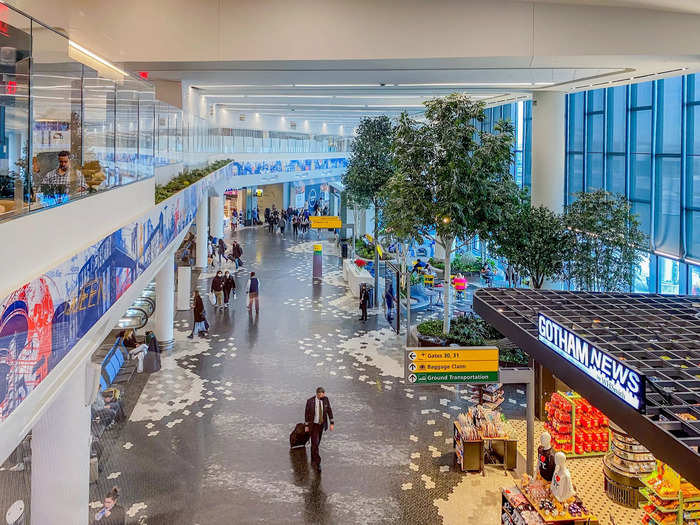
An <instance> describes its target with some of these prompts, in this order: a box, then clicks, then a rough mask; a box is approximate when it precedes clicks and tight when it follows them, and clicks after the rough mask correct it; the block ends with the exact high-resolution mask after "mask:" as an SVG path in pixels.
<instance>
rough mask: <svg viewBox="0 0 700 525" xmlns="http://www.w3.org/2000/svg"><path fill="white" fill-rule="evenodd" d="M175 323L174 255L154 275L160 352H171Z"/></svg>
mask: <svg viewBox="0 0 700 525" xmlns="http://www.w3.org/2000/svg"><path fill="white" fill-rule="evenodd" d="M174 321H175V254H174V253H173V254H171V255H170V256H168V257H167V258H166V260H165V264H163V267H162V268H161V269H160V270H158V273H157V274H156V326H155V334H156V339H157V340H158V346H159V347H160V348H161V349H162V350H171V349H172V347H173V343H174V342H175V338H174V335H173V322H174Z"/></svg>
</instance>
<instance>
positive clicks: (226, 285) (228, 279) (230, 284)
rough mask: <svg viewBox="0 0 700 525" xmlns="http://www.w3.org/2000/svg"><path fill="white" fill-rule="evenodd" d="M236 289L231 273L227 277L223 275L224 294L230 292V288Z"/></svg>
mask: <svg viewBox="0 0 700 525" xmlns="http://www.w3.org/2000/svg"><path fill="white" fill-rule="evenodd" d="M235 289H236V280H235V279H234V278H233V276H232V275H229V276H228V277H224V293H225V294H230V293H231V290H235Z"/></svg>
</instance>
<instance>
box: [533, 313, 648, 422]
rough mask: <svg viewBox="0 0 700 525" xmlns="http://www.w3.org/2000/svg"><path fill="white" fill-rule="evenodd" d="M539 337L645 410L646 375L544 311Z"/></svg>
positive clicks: (617, 394) (613, 390)
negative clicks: (567, 327)
mask: <svg viewBox="0 0 700 525" xmlns="http://www.w3.org/2000/svg"><path fill="white" fill-rule="evenodd" d="M537 328H538V332H539V340H540V341H541V342H543V343H544V344H545V345H547V346H548V347H549V348H550V349H551V350H553V351H554V352H556V353H557V354H559V355H560V356H562V357H563V358H564V359H566V360H567V361H569V362H570V363H572V364H573V365H575V366H576V367H577V368H578V369H579V370H581V371H582V372H584V373H585V374H586V375H587V376H589V377H590V378H592V379H593V380H594V381H596V382H597V383H599V384H600V385H601V386H603V387H605V388H606V389H607V390H609V391H610V392H612V393H613V394H615V395H616V396H617V397H619V398H620V399H622V400H623V401H624V402H625V403H627V404H628V405H630V406H631V407H633V408H635V409H636V410H637V411H639V412H644V403H645V383H644V381H645V376H644V375H642V374H640V373H639V372H637V371H635V370H634V369H632V368H630V367H629V366H627V365H626V364H624V363H623V362H622V361H620V360H618V359H616V358H614V357H613V356H611V355H610V354H608V353H606V352H604V351H602V350H600V349H598V348H596V347H595V346H594V345H593V344H591V343H589V342H588V341H586V340H585V339H583V338H581V337H579V336H578V335H576V334H574V333H573V332H570V331H569V330H567V329H566V328H564V327H563V326H561V325H560V324H559V323H557V322H556V321H553V320H551V319H550V318H549V317H547V316H546V315H544V314H539V319H538V322H537Z"/></svg>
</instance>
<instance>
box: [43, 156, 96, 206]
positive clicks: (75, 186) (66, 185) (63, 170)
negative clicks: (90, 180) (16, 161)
mask: <svg viewBox="0 0 700 525" xmlns="http://www.w3.org/2000/svg"><path fill="white" fill-rule="evenodd" d="M87 189H88V186H87V184H86V183H85V177H83V174H82V173H81V172H80V171H79V170H75V172H74V175H73V174H72V173H71V168H70V152H68V151H61V152H59V153H58V166H57V167H56V168H55V169H53V170H51V171H49V172H48V173H47V174H46V175H44V178H43V179H42V181H41V191H42V193H44V194H46V195H55V194H68V195H70V194H73V193H79V192H83V191H87Z"/></svg>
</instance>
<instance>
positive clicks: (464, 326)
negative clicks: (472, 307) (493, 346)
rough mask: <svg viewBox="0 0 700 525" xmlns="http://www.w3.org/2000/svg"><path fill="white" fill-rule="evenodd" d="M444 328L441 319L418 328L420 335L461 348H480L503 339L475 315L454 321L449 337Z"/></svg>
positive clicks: (420, 325)
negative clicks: (438, 339) (435, 338)
mask: <svg viewBox="0 0 700 525" xmlns="http://www.w3.org/2000/svg"><path fill="white" fill-rule="evenodd" d="M442 328H443V321H442V320H440V319H431V320H429V321H423V322H422V323H420V324H419V325H418V326H417V330H418V333H419V334H421V335H423V336H426V337H437V338H440V339H445V340H446V341H447V344H458V345H461V346H480V345H483V344H484V343H486V341H490V340H494V339H502V338H503V335H501V333H500V332H499V331H498V330H496V329H495V328H494V327H492V326H491V325H490V324H488V323H487V322H486V321H484V320H483V319H481V318H480V317H477V316H475V315H474V314H469V315H466V316H463V317H456V318H454V319H452V323H451V326H450V333H449V335H445V333H444V332H443V329H442Z"/></svg>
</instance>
